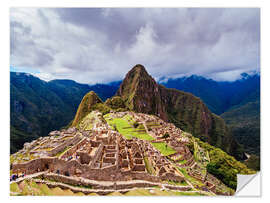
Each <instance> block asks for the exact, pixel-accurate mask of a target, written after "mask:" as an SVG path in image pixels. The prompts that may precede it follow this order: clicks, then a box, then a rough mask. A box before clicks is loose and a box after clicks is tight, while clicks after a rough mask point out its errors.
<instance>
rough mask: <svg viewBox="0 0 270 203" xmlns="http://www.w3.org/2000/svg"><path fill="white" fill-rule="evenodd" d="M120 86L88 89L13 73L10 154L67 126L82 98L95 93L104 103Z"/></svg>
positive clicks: (11, 83)
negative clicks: (90, 92) (29, 142)
mask: <svg viewBox="0 0 270 203" xmlns="http://www.w3.org/2000/svg"><path fill="white" fill-rule="evenodd" d="M119 84H120V82H115V83H112V84H108V85H105V84H97V85H92V86H90V85H85V84H79V83H76V82H74V81H72V80H52V81H50V82H45V81H43V80H40V79H39V78H37V77H34V76H32V75H30V74H26V73H15V72H11V73H10V113H11V120H10V123H11V136H10V139H11V148H10V151H11V153H13V152H15V151H17V150H19V149H21V148H22V146H23V144H24V143H25V142H28V141H31V140H33V139H36V138H38V137H40V136H46V135H48V133H49V132H50V131H52V130H56V129H59V128H61V127H63V126H66V125H67V124H68V123H69V122H70V121H71V120H72V119H73V117H74V115H75V113H76V109H77V107H78V105H79V104H80V101H81V100H82V98H83V96H84V95H85V94H86V93H87V92H89V91H91V90H93V91H95V92H97V94H98V95H99V96H100V97H101V98H102V99H103V100H105V99H106V98H108V97H111V96H113V95H114V94H115V92H116V90H117V89H118V86H119Z"/></svg>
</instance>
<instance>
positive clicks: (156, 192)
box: [124, 188, 210, 196]
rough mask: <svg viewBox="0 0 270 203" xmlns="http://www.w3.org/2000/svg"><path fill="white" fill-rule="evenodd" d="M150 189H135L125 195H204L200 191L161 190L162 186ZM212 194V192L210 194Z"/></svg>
mask: <svg viewBox="0 0 270 203" xmlns="http://www.w3.org/2000/svg"><path fill="white" fill-rule="evenodd" d="M151 191H152V192H150V190H149V189H135V190H131V191H129V192H127V193H125V194H124V195H125V196H202V195H205V194H201V193H199V192H188V191H187V192H180V191H172V190H163V191H162V190H160V188H153V189H151ZM209 195H210V194H209Z"/></svg>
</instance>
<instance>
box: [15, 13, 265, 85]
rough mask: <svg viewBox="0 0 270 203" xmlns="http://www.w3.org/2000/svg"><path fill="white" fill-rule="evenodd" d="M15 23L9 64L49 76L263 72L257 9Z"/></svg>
mask: <svg viewBox="0 0 270 203" xmlns="http://www.w3.org/2000/svg"><path fill="white" fill-rule="evenodd" d="M10 20H11V25H10V26H11V64H12V65H13V66H17V67H20V66H29V67H31V68H36V69H38V70H39V71H40V75H39V76H40V77H43V78H46V79H51V78H70V79H75V80H77V81H79V82H84V83H96V82H110V81H113V80H119V79H122V78H123V77H124V75H125V74H126V72H127V71H128V70H129V69H130V68H131V67H132V66H133V65H135V64H137V63H141V64H144V65H145V67H146V68H147V70H148V71H149V73H150V74H152V75H153V76H154V77H155V78H159V77H162V76H165V77H177V76H183V75H191V74H198V75H203V76H207V77H211V78H213V79H217V80H234V79H236V78H237V77H239V75H240V74H241V73H242V72H249V71H254V70H255V71H258V70H259V68H260V64H259V50H260V10H259V9H253V8H250V9H246V8H242V9H241V8H237V9H232V8H227V9H221V8H215V9H200V8H191V9H188V8H179V9H176V8H170V9H159V8H155V9H153V8H148V9H139V8H138V9H137V8H136V9H135V8H119V9H117V8H110V9H98V8H57V9H11V18H10Z"/></svg>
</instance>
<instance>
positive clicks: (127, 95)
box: [116, 64, 167, 120]
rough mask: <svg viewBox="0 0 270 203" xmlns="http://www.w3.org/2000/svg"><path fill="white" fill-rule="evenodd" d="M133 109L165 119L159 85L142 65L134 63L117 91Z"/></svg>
mask: <svg viewBox="0 0 270 203" xmlns="http://www.w3.org/2000/svg"><path fill="white" fill-rule="evenodd" d="M116 94H117V95H118V96H121V97H122V98H123V101H124V102H125V105H126V106H127V107H128V108H129V109H130V110H133V111H136V112H142V113H148V114H156V115H159V116H160V117H161V118H162V119H164V120H167V116H166V115H165V110H164V107H163V105H162V103H161V100H160V93H159V86H158V84H157V83H156V81H155V80H154V79H153V78H152V77H151V76H150V75H149V74H148V73H147V71H146V69H145V67H144V66H143V65H140V64H137V65H135V66H134V67H133V68H132V69H131V70H130V71H129V72H128V73H127V75H126V77H125V79H124V80H123V82H122V84H121V85H120V88H119V89H118V91H117V93H116Z"/></svg>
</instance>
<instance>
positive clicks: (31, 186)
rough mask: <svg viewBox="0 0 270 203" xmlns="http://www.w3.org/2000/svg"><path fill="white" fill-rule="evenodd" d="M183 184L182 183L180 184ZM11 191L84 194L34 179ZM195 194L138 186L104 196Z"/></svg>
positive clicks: (45, 193) (11, 185)
mask: <svg viewBox="0 0 270 203" xmlns="http://www.w3.org/2000/svg"><path fill="white" fill-rule="evenodd" d="M182 185H183V184H182ZM10 187H11V191H12V192H16V193H18V194H15V195H38V196H71V195H72V196H85V194H84V193H82V192H72V191H71V190H70V189H61V188H60V187H54V188H49V187H48V186H47V185H46V184H43V183H36V182H34V181H24V182H23V183H21V184H20V187H21V189H20V188H19V186H18V184H17V183H12V184H10ZM93 195H98V194H96V193H90V194H88V195H87V196H93ZM123 195H124V196H179V195H188V196H197V195H202V194H200V193H199V192H188V191H187V192H179V191H171V190H164V191H162V190H160V187H153V188H152V189H151V192H150V190H149V189H144V188H138V189H134V190H130V191H129V192H127V193H125V194H121V193H119V192H113V193H110V194H108V195H106V196H123Z"/></svg>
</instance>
